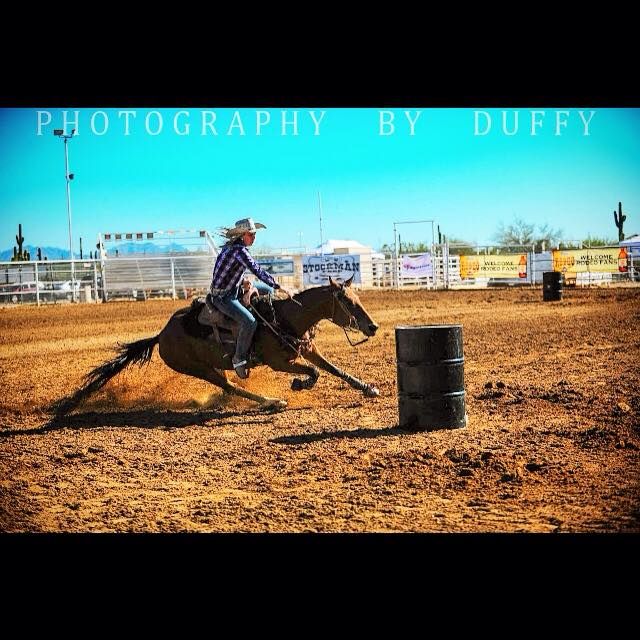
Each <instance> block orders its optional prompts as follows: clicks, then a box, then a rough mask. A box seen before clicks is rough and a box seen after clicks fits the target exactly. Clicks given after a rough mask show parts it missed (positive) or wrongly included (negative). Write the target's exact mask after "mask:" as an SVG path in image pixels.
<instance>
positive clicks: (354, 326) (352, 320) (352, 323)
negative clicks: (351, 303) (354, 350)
mask: <svg viewBox="0 0 640 640" xmlns="http://www.w3.org/2000/svg"><path fill="white" fill-rule="evenodd" d="M332 297H333V305H332V308H331V317H330V318H328V320H331V322H333V323H335V324H338V323H337V322H336V321H335V315H336V302H337V303H338V304H339V305H340V307H341V309H342V310H343V311H344V313H345V315H346V316H347V317H348V318H349V326H348V327H347V326H346V325H344V326H343V327H342V330H343V331H344V335H345V337H346V338H347V342H348V343H349V344H350V345H351V346H352V347H357V346H358V345H359V344H362V343H363V342H366V341H367V340H368V339H369V336H365V337H364V339H362V340H360V341H359V342H351V338H350V337H349V334H348V333H347V329H348V330H349V331H351V332H352V333H360V329H359V328H358V320H357V319H356V317H355V316H354V315H353V313H351V311H349V309H348V308H347V305H345V303H344V302H343V301H342V298H344V297H345V295H344V294H343V293H342V289H338V290H337V291H334V292H333V294H332ZM338 326H340V325H338Z"/></svg>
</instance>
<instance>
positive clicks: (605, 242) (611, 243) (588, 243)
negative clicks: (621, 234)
mask: <svg viewBox="0 0 640 640" xmlns="http://www.w3.org/2000/svg"><path fill="white" fill-rule="evenodd" d="M582 244H583V245H584V246H585V247H615V246H616V245H617V244H618V242H617V241H616V240H612V239H610V238H597V237H596V238H592V237H591V236H589V237H587V238H585V239H584V240H583V241H582Z"/></svg>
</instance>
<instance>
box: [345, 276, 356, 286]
mask: <svg viewBox="0 0 640 640" xmlns="http://www.w3.org/2000/svg"><path fill="white" fill-rule="evenodd" d="M354 275H355V274H354ZM352 282H353V276H351V277H350V278H349V279H348V280H347V281H346V282H345V283H344V286H345V287H350V286H351V283H352Z"/></svg>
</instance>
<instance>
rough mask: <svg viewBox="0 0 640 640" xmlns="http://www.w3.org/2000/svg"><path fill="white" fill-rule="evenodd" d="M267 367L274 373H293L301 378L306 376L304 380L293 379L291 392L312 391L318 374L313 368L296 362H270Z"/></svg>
mask: <svg viewBox="0 0 640 640" xmlns="http://www.w3.org/2000/svg"><path fill="white" fill-rule="evenodd" d="M269 366H270V367H271V368H272V369H274V370H275V371H283V372H285V373H293V374H298V375H301V376H306V378H305V379H304V380H301V379H300V378H294V379H293V382H292V383H291V390H292V391H302V389H312V388H313V387H314V385H315V384H316V382H317V381H318V377H319V376H320V373H319V372H318V370H317V369H316V368H315V367H309V366H307V365H305V364H300V363H298V362H295V361H294V362H289V361H288V360H278V361H277V362H270V363H269Z"/></svg>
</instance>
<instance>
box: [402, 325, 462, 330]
mask: <svg viewBox="0 0 640 640" xmlns="http://www.w3.org/2000/svg"><path fill="white" fill-rule="evenodd" d="M458 328H460V329H462V325H461V324H414V325H398V326H397V327H395V330H396V331H398V329H458Z"/></svg>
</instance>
